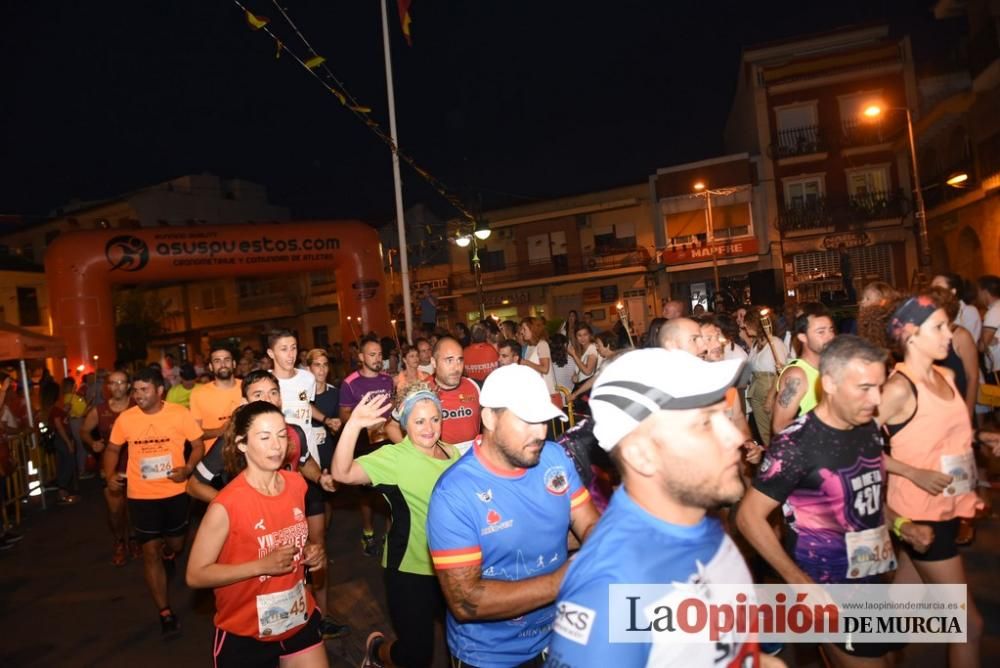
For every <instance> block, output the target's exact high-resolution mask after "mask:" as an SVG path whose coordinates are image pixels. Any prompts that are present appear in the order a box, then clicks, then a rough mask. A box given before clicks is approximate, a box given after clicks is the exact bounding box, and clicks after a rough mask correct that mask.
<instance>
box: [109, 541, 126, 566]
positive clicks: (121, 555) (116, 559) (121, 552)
mask: <svg viewBox="0 0 1000 668" xmlns="http://www.w3.org/2000/svg"><path fill="white" fill-rule="evenodd" d="M127 562H128V557H127V556H126V554H125V542H124V541H122V542H120V543H115V551H114V554H112V555H111V565H112V566H124V565H125V564H126V563H127Z"/></svg>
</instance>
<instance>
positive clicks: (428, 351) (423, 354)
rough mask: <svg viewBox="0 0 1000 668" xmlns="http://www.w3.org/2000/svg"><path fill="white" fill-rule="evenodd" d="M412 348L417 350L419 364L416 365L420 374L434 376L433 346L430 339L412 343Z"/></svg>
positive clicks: (420, 339)
mask: <svg viewBox="0 0 1000 668" xmlns="http://www.w3.org/2000/svg"><path fill="white" fill-rule="evenodd" d="M413 347H414V348H416V349H417V353H418V355H419V363H418V364H417V369H419V370H420V373H424V374H427V375H428V376H433V375H434V346H432V345H431V342H430V339H426V338H424V337H421V338H419V339H417V340H416V341H414V342H413Z"/></svg>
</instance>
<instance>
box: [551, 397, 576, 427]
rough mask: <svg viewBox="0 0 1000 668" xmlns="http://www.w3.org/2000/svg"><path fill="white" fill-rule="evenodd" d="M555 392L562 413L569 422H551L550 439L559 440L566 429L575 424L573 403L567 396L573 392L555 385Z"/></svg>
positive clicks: (554, 420)
mask: <svg viewBox="0 0 1000 668" xmlns="http://www.w3.org/2000/svg"><path fill="white" fill-rule="evenodd" d="M556 392H557V393H558V394H559V396H560V397H561V398H562V402H563V412H564V413H566V417H567V418H569V420H568V421H567V422H563V421H562V420H559V419H553V420H552V429H551V431H552V438H559V437H560V436H562V435H563V434H565V433H566V430H567V429H570V428H572V427H573V425H574V424H576V417H575V416H574V415H573V402H572V401H570V400H569V395H571V394H572V393H573V390H571V389H569V388H567V387H565V386H563V385H556Z"/></svg>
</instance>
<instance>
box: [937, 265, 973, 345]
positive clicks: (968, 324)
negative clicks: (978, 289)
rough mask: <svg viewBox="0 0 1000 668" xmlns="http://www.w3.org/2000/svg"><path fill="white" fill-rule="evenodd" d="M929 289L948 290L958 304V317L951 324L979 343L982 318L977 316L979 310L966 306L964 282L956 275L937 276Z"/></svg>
mask: <svg viewBox="0 0 1000 668" xmlns="http://www.w3.org/2000/svg"><path fill="white" fill-rule="evenodd" d="M931 287H935V288H944V289H945V290H948V291H949V292H950V293H951V294H952V295H953V296H954V298H955V300H956V301H957V302H958V315H957V316H955V318H953V322H954V324H956V325H959V326H960V327H964V328H965V330H966V331H967V332H968V333H969V334H971V335H972V339H973V340H974V341H976V342H977V343H978V342H979V336H980V334H982V332H983V318H982V316H980V315H979V309H977V308H976V307H975V306H974V305H972V304H966V303H965V301H964V299H965V281H964V280H963V279H962V277H961V276H959V275H958V274H951V273H948V274H938V275H937V276H935V277H934V280H932V281H931Z"/></svg>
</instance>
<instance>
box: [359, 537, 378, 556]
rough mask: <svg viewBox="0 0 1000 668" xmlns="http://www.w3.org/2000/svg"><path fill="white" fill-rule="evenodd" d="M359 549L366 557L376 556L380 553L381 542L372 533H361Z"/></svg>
mask: <svg viewBox="0 0 1000 668" xmlns="http://www.w3.org/2000/svg"><path fill="white" fill-rule="evenodd" d="M361 551H362V552H364V553H365V556H366V557H377V556H379V555H380V554H381V553H382V545H381V542H380V541H379V540H378V539H377V538H376V537H375V534H374V533H362V534H361Z"/></svg>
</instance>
